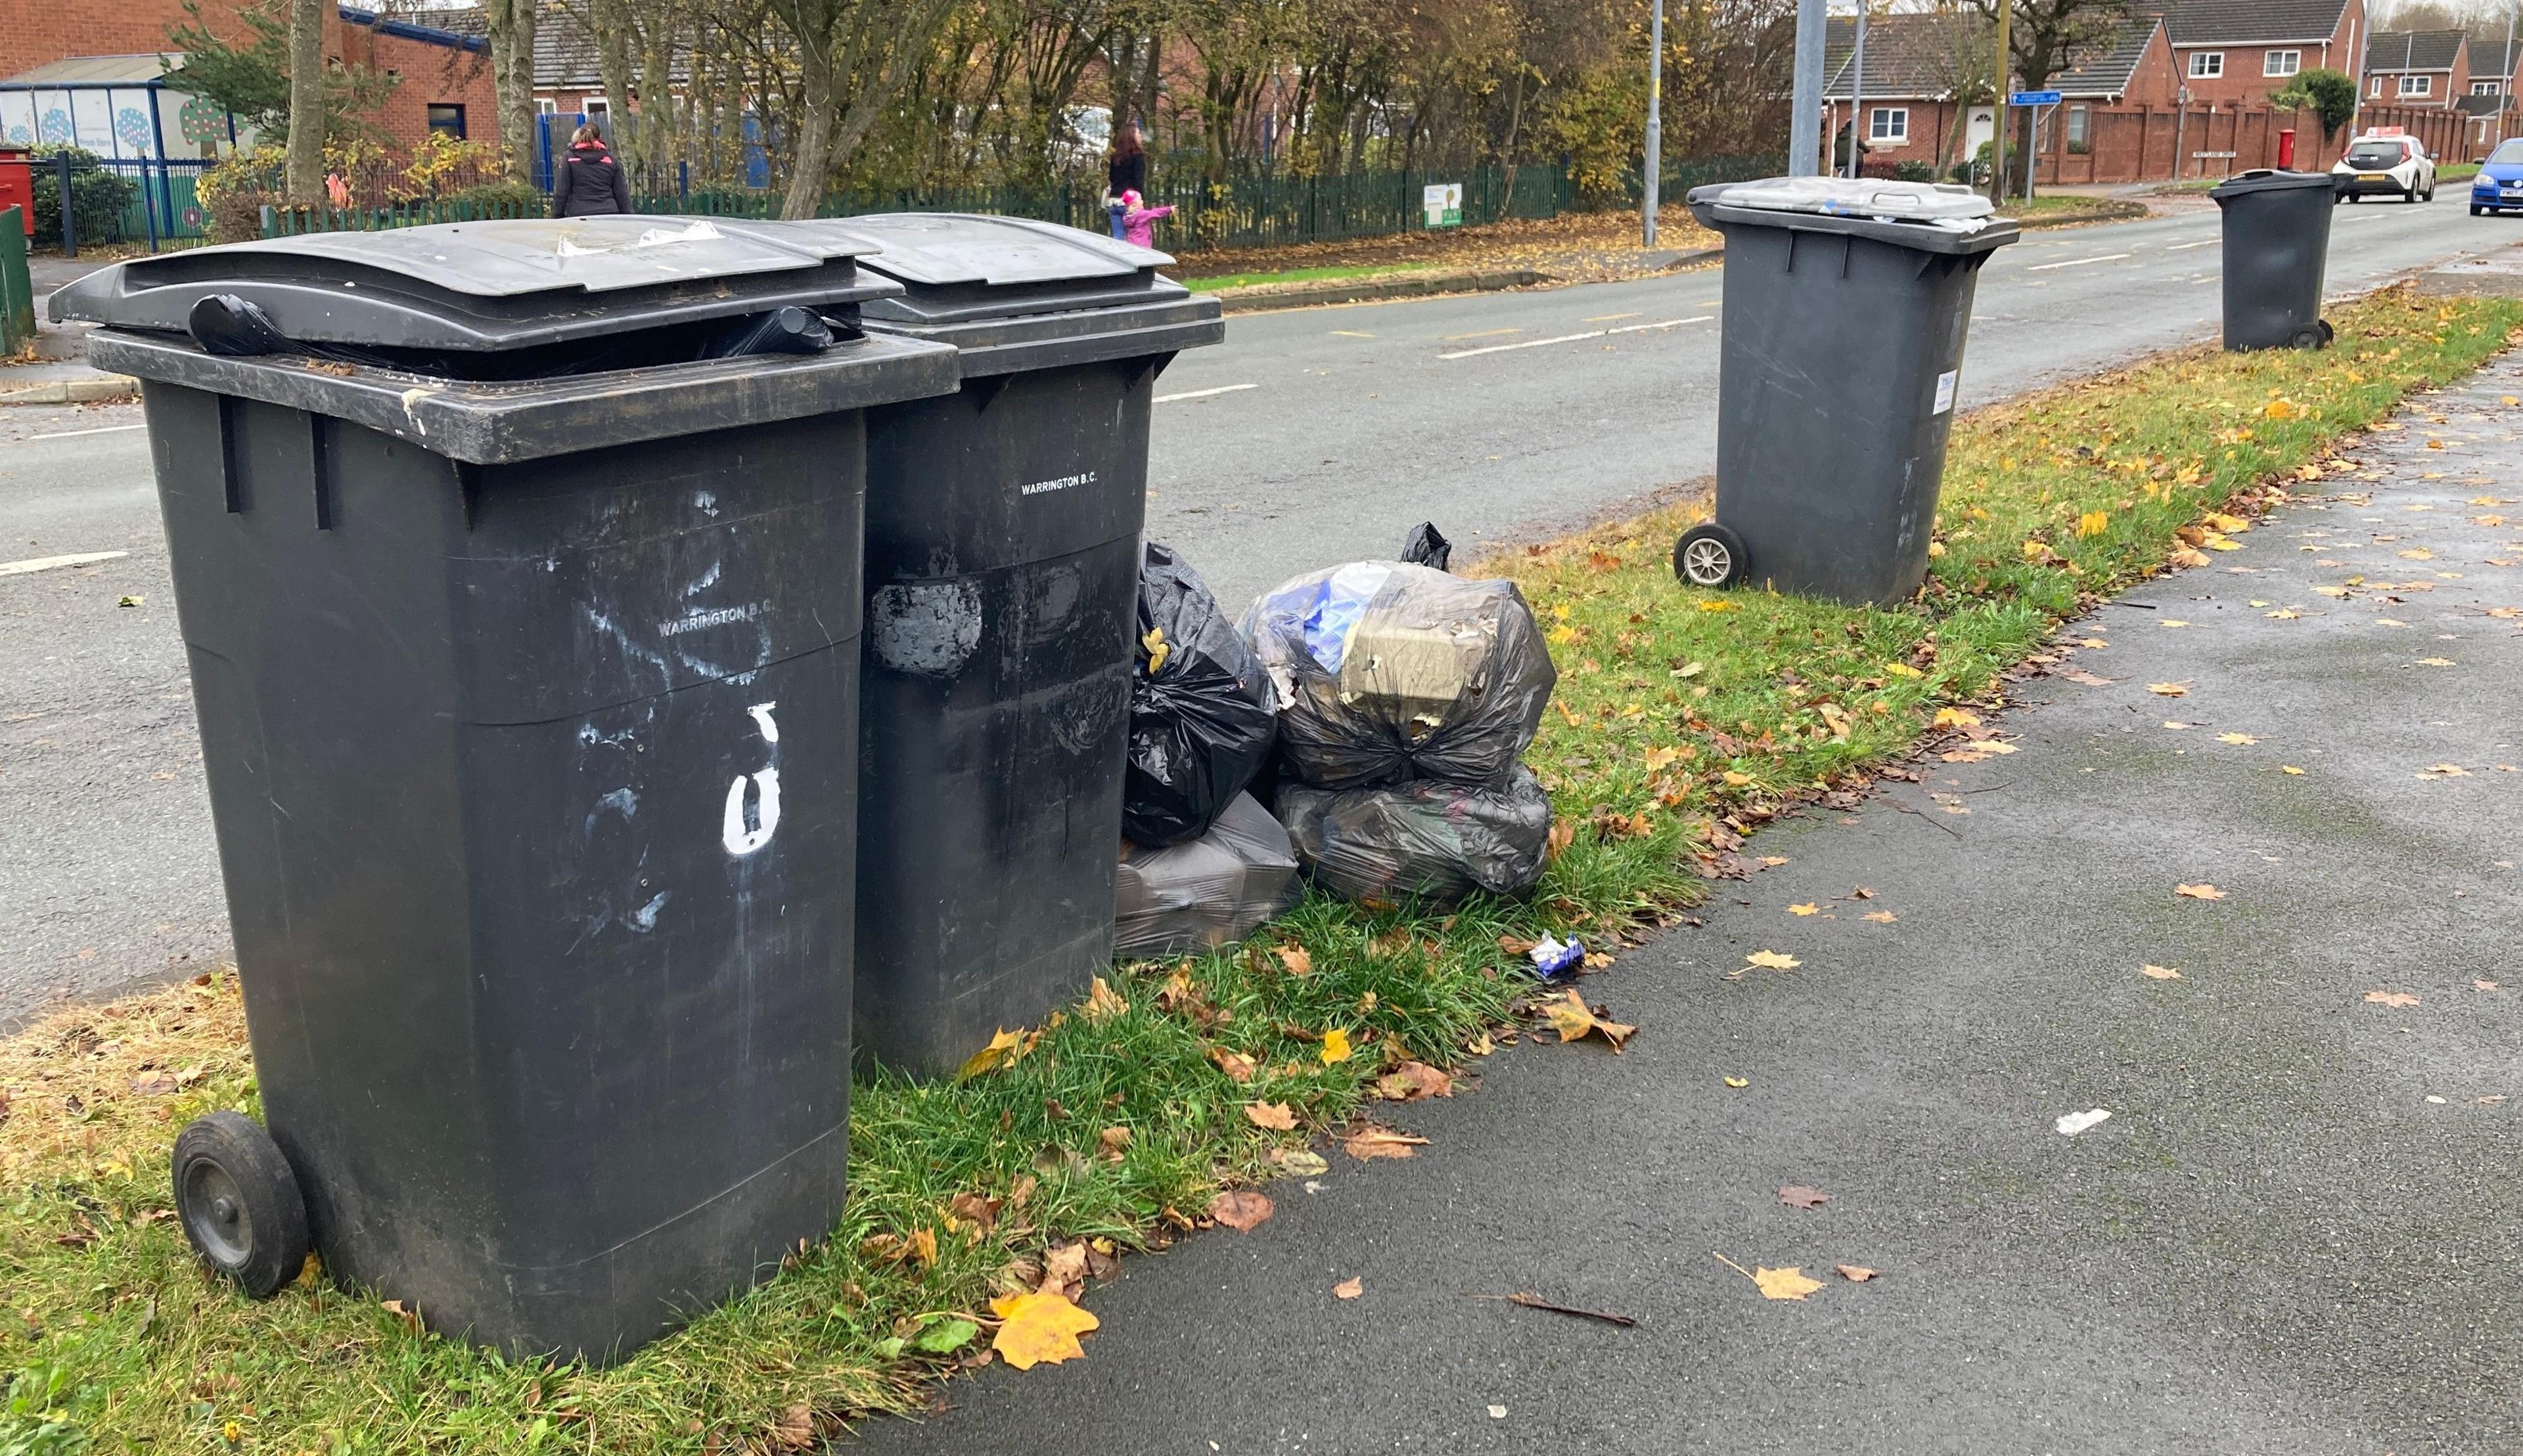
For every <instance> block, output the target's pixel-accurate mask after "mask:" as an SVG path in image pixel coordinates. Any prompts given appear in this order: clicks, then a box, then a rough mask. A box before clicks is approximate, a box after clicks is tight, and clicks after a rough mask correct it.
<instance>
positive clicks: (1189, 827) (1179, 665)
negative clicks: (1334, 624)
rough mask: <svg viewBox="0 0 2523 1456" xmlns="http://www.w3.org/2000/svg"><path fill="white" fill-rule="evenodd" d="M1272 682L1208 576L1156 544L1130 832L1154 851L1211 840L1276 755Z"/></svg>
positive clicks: (1149, 576) (1130, 778) (1141, 649)
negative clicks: (1214, 827)
mask: <svg viewBox="0 0 2523 1456" xmlns="http://www.w3.org/2000/svg"><path fill="white" fill-rule="evenodd" d="M1277 732H1278V713H1277V710H1276V708H1275V707H1274V705H1273V704H1272V702H1271V692H1270V680H1269V679H1268V678H1267V677H1265V676H1264V675H1263V674H1262V671H1261V664H1260V663H1259V662H1257V661H1255V660H1254V657H1253V649H1252V648H1251V647H1248V646H1246V645H1245V642H1244V637H1243V635H1242V634H1240V633H1238V632H1237V631H1236V630H1235V628H1234V626H1233V624H1231V623H1229V622H1228V621H1227V620H1226V615H1225V614H1224V613H1222V612H1220V611H1219V610H1218V609H1217V600H1216V598H1215V597H1213V596H1211V595H1210V594H1209V587H1207V586H1206V585H1204V584H1203V583H1202V581H1201V579H1200V574H1199V573H1198V572H1195V571H1193V570H1192V569H1191V567H1190V566H1189V565H1188V564H1187V563H1185V562H1184V561H1183V559H1182V558H1181V557H1180V556H1178V555H1176V554H1174V552H1173V550H1172V549H1171V548H1170V547H1167V546H1163V545H1159V544H1158V543H1157V542H1155V541H1150V542H1148V547H1147V557H1146V560H1145V562H1144V564H1143V565H1142V566H1141V567H1140V569H1139V646H1138V669H1137V671H1136V672H1134V673H1132V674H1131V675H1130V759H1129V771H1128V774H1127V776H1126V777H1125V778H1124V779H1123V781H1122V788H1121V832H1123V833H1124V834H1126V835H1128V836H1129V837H1130V839H1131V841H1132V842H1134V843H1136V844H1139V845H1142V846H1145V847H1147V848H1151V849H1154V848H1160V847H1162V846H1165V845H1168V844H1179V843H1181V842H1182V841H1184V840H1186V839H1192V838H1196V837H1198V836H1199V835H1200V834H1202V833H1204V832H1206V831H1207V830H1208V828H1209V826H1210V822H1212V821H1213V820H1214V819H1216V818H1217V815H1218V813H1219V811H1221V810H1223V809H1224V808H1225V807H1226V806H1227V804H1228V803H1229V802H1230V801H1232V800H1233V799H1234V798H1235V796H1236V795H1237V794H1240V793H1242V792H1243V791H1244V788H1245V785H1247V784H1249V783H1251V782H1252V781H1253V775H1255V774H1256V773H1258V772H1259V771H1260V770H1261V764H1262V761H1263V760H1265V759H1267V758H1268V757H1269V755H1270V744H1271V742H1272V741H1273V739H1274V738H1275V737H1276V736H1277Z"/></svg>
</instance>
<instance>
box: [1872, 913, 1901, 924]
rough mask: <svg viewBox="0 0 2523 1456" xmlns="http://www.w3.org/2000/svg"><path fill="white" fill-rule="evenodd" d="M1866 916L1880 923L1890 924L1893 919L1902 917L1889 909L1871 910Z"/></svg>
mask: <svg viewBox="0 0 2523 1456" xmlns="http://www.w3.org/2000/svg"><path fill="white" fill-rule="evenodd" d="M1864 917H1865V918H1866V919H1870V920H1873V921H1874V922H1875V923H1876V924H1878V925H1889V924H1891V923H1892V922H1893V921H1895V920H1897V919H1899V918H1901V917H1900V916H1896V915H1894V914H1893V913H1892V912H1890V911H1888V910H1870V911H1868V912H1867V913H1866V915H1865V916H1864Z"/></svg>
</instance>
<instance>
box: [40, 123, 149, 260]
mask: <svg viewBox="0 0 2523 1456" xmlns="http://www.w3.org/2000/svg"><path fill="white" fill-rule="evenodd" d="M32 155H33V160H34V164H35V236H36V237H37V238H38V239H41V240H48V241H58V240H59V239H60V238H61V235H62V179H61V171H60V166H61V164H60V163H58V162H57V161H55V159H56V158H61V157H67V158H69V159H70V161H71V221H72V222H74V223H76V224H77V229H78V236H79V240H80V241H81V242H86V243H116V242H121V241H122V240H123V239H122V213H123V210H124V209H126V208H128V207H130V206H131V200H132V199H133V198H135V197H137V196H139V193H140V186H139V184H138V183H136V182H134V181H132V180H131V179H130V178H128V177H125V176H123V175H121V174H120V173H119V172H113V171H108V170H107V169H106V168H105V167H103V166H101V165H99V164H98V158H97V155H96V154H95V153H94V152H90V151H86V150H83V149H81V148H78V147H71V146H64V145H60V144H54V145H50V146H42V147H37V148H35V149H34V152H33V154H32Z"/></svg>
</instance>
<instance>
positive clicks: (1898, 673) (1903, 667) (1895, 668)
mask: <svg viewBox="0 0 2523 1456" xmlns="http://www.w3.org/2000/svg"><path fill="white" fill-rule="evenodd" d="M1883 672H1884V675H1885V676H1887V677H1892V678H1924V677H1926V676H1927V674H1925V673H1922V672H1920V671H1919V670H1918V669H1917V668H1914V667H1912V666H1910V665H1909V664H1908V663H1906V662H1887V663H1885V664H1883Z"/></svg>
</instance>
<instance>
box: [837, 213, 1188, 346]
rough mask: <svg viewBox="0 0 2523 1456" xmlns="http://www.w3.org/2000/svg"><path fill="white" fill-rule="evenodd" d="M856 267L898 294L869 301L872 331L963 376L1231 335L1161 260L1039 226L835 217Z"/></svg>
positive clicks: (994, 220) (950, 217)
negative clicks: (953, 352)
mask: <svg viewBox="0 0 2523 1456" xmlns="http://www.w3.org/2000/svg"><path fill="white" fill-rule="evenodd" d="M835 225H837V226H840V227H845V228H847V229H849V230H851V231H853V232H856V233H858V234H859V235H860V236H862V237H864V238H865V239H867V241H868V242H869V243H871V244H872V245H874V251H872V252H871V253H869V254H868V255H867V256H866V257H865V258H863V261H864V263H865V265H866V266H867V268H868V269H869V270H870V271H871V272H876V273H881V274H883V275H884V276H885V277H887V278H890V279H893V280H895V281H897V282H899V283H900V284H901V285H902V292H901V293H899V294H897V295H893V296H889V297H886V298H882V299H873V300H870V301H869V302H868V303H867V304H866V305H864V306H863V307H862V309H861V311H860V314H861V317H862V318H863V319H864V320H865V321H866V323H867V325H868V327H870V328H872V329H880V330H883V331H885V332H888V333H896V334H907V335H910V336H913V337H916V338H923V339H935V340H939V341H941V342H945V343H951V344H953V345H955V346H956V347H957V348H958V349H959V350H961V351H962V352H963V370H964V374H965V377H966V378H971V377H973V376H976V375H986V374H1007V373H1013V372H1016V371H1018V370H1024V369H1055V368H1061V367H1064V366H1067V365H1071V364H1085V363H1094V362H1097V361H1099V360H1103V359H1118V358H1137V357H1143V356H1146V355H1150V354H1170V353H1173V352H1178V351H1180V350H1184V349H1192V348H1197V347H1199V346H1201V345H1204V344H1214V343H1216V342H1218V340H1220V339H1222V338H1224V337H1225V335H1226V325H1225V322H1224V320H1223V318H1222V316H1221V310H1220V309H1219V306H1218V303H1217V301H1216V300H1215V299H1210V298H1202V297H1200V296H1198V295H1195V294H1194V293H1192V291H1191V290H1190V289H1187V288H1185V287H1183V286H1182V285H1181V284H1180V283H1177V282H1175V281H1174V280H1173V279H1171V278H1167V277H1166V276H1165V275H1164V274H1162V273H1159V272H1158V271H1157V269H1158V268H1160V267H1163V266H1165V265H1166V264H1168V263H1171V262H1172V261H1173V258H1172V257H1171V256H1170V255H1168V254H1164V253H1160V252H1158V251H1156V250H1155V249H1153V248H1141V247H1137V246H1135V245H1133V244H1130V243H1124V242H1121V241H1119V240H1118V239H1115V238H1108V237H1103V236H1101V235H1098V234H1095V233H1090V232H1084V231H1081V230H1079V229H1077V228H1073V227H1066V226H1063V225H1061V224H1059V223H1056V222H1041V221H1037V220H1035V219H1033V218H1029V217H996V216H985V215H982V214H978V213H972V212H879V213H874V214H871V215H868V216H863V217H849V218H843V219H840V220H839V221H838V222H837V223H836V224H835Z"/></svg>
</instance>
